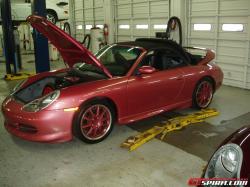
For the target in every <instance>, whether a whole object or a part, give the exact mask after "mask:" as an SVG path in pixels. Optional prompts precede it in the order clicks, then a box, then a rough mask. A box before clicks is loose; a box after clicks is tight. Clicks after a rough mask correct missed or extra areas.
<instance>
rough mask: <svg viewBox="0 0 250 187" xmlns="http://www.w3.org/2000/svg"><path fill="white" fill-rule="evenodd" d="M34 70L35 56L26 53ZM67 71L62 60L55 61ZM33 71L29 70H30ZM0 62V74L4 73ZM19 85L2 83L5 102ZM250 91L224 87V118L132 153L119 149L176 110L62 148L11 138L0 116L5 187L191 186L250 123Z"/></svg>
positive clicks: (220, 101)
mask: <svg viewBox="0 0 250 187" xmlns="http://www.w3.org/2000/svg"><path fill="white" fill-rule="evenodd" d="M23 58H24V59H25V62H24V66H25V67H26V69H31V67H33V66H34V63H27V61H29V62H32V60H33V57H32V56H30V55H25V56H24V57H23ZM52 66H53V68H54V67H63V65H62V63H61V62H52ZM27 67H30V68H27ZM4 70H5V67H4V64H3V63H0V75H1V77H2V76H3V75H4ZM15 84H16V82H6V81H4V80H3V79H1V80H0V90H1V91H0V101H1V102H2V101H3V99H4V98H5V96H6V95H7V94H8V93H9V91H10V89H11V88H13V86H14V85H15ZM247 101H250V91H248V90H243V89H238V88H232V87H227V86H223V87H222V88H221V89H220V90H219V91H218V92H217V93H216V95H215V97H214V101H213V103H212V105H211V107H214V108H217V109H218V110H219V111H220V112H221V114H220V116H218V117H215V118H213V119H209V120H207V122H206V123H204V124H198V125H193V126H190V127H188V128H185V129H184V130H182V131H178V132H173V133H171V134H170V135H168V136H167V138H166V139H165V141H164V142H161V141H159V140H157V139H154V140H153V141H151V142H149V143H147V144H145V145H143V146H142V147H140V148H139V149H138V150H136V151H134V152H131V153H130V152H128V151H127V150H125V149H122V148H120V147H119V145H120V144H121V143H122V142H123V141H124V140H125V139H126V138H127V137H129V136H131V135H134V134H136V133H137V131H141V130H143V129H145V128H149V127H151V126H152V125H153V124H155V123H157V122H160V121H162V120H164V119H166V118H167V117H169V116H171V115H173V116H174V115H176V114H178V113H181V114H182V113H189V112H193V110H191V109H188V110H184V111H175V112H171V113H168V114H162V115H159V116H156V117H153V118H150V119H147V120H143V121H140V122H137V123H135V124H130V125H128V126H116V127H115V129H114V131H113V132H112V133H111V135H110V137H109V138H107V139H106V140H105V141H104V142H101V143H99V144H95V145H87V144H85V143H82V142H81V141H79V140H77V139H74V140H73V141H71V142H68V143H62V144H52V145H51V144H41V143H34V142H27V141H24V140H20V139H18V138H16V137H12V136H11V135H9V134H8V133H7V132H6V131H5V129H4V127H3V117H2V114H0V121H1V125H0V186H1V187H2V186H11V187H12V186H14V187H16V186H18V187H27V186H32V187H33V186H34V187H35V186H39V187H45V186H46V187H47V186H48V187H49V186H53V187H54V186H60V187H61V186H109V187H110V186H170V187H172V186H175V187H179V186H180V187H181V186H187V180H188V179H189V178H190V177H199V176H200V175H201V172H202V167H203V166H204V165H205V164H206V160H207V159H208V158H209V157H210V155H211V154H212V152H213V151H214V150H215V149H216V147H217V146H218V144H219V143H220V141H222V140H223V139H224V138H225V137H226V136H227V135H228V134H230V133H232V132H233V131H235V130H236V129H238V128H239V127H241V126H244V125H247V124H250V123H249V121H250V104H249V102H247Z"/></svg>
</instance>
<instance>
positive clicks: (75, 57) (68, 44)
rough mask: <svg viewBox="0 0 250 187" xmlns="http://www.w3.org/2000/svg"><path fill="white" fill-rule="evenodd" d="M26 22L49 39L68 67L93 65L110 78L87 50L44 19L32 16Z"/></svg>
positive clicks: (106, 71) (107, 72)
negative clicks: (81, 64) (78, 64)
mask: <svg viewBox="0 0 250 187" xmlns="http://www.w3.org/2000/svg"><path fill="white" fill-rule="evenodd" d="M27 21H28V22H29V23H30V24H31V25H32V27H34V28H35V29H37V30H38V31H39V32H41V33H43V35H44V36H46V37H47V38H48V39H49V41H50V42H51V43H52V44H53V45H54V46H55V47H56V48H57V49H58V50H59V52H60V53H61V55H62V57H63V59H64V61H65V62H66V63H67V64H68V65H69V67H73V65H74V64H75V63H79V62H85V63H89V64H94V65H95V66H97V67H99V68H100V69H101V70H103V72H104V73H105V74H106V75H107V76H108V77H110V78H111V77H112V75H111V74H110V73H109V71H108V70H107V69H106V68H105V67H104V66H103V65H102V64H101V62H100V61H99V60H98V59H97V58H96V57H95V56H94V55H93V54H92V53H91V52H90V51H89V50H88V49H86V48H85V47H83V45H81V44H80V43H79V42H78V41H76V40H75V39H74V38H72V37H71V36H70V35H68V34H67V33H66V32H64V31H63V30H61V29H60V28H59V27H57V26H56V25H54V24H53V23H51V22H50V21H48V20H47V19H46V18H43V17H40V16H35V15H33V16H29V17H28V18H27Z"/></svg>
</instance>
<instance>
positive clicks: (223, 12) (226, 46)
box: [187, 0, 250, 88]
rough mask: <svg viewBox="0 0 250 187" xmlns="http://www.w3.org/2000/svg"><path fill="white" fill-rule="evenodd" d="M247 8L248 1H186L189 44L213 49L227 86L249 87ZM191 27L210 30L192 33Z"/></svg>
mask: <svg viewBox="0 0 250 187" xmlns="http://www.w3.org/2000/svg"><path fill="white" fill-rule="evenodd" d="M205 9H207V10H205ZM249 9H250V1H249V0H237V1H234V0H209V1H203V0H188V10H187V15H189V18H188V20H189V21H188V34H187V37H188V40H187V41H188V45H197V44H199V45H200V46H204V47H210V48H211V49H214V50H215V52H216V59H215V60H216V63H218V64H219V65H220V67H221V68H222V70H223V72H224V74H225V77H224V84H226V85H231V86H237V87H241V88H249V86H248V74H249V68H248V66H247V64H249V62H250V59H249V58H250V57H249V56H250V55H249V54H250V49H249V46H250V45H249V40H250V34H249V31H248V28H249V25H248V24H249V23H250V21H249V19H250V14H249V12H250V11H249ZM211 13H212V14H211ZM194 24H211V30H209V29H208V30H207V31H198V30H199V29H198V30H194ZM224 24H229V25H224ZM242 26H243V30H242Z"/></svg>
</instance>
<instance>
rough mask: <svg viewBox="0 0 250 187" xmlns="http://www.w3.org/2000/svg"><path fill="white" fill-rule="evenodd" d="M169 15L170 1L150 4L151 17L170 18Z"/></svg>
mask: <svg viewBox="0 0 250 187" xmlns="http://www.w3.org/2000/svg"><path fill="white" fill-rule="evenodd" d="M168 14H169V3H168V1H157V2H150V15H155V16H158V17H161V16H168Z"/></svg>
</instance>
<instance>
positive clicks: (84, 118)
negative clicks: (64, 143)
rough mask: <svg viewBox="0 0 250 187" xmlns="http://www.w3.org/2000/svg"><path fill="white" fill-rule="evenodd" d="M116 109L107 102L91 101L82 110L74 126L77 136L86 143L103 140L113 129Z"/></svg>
mask: <svg viewBox="0 0 250 187" xmlns="http://www.w3.org/2000/svg"><path fill="white" fill-rule="evenodd" d="M113 123H114V111H113V109H112V107H110V106H109V105H108V104H107V103H106V102H101V101H98V102H91V103H89V104H86V105H84V106H83V107H82V109H81V110H80V112H79V114H78V116H77V120H76V123H75V124H74V126H73V131H74V134H75V136H77V137H78V138H79V139H81V140H82V141H84V142H86V143H91V144H93V143H98V142H101V141H103V140H104V139H105V138H106V137H107V136H108V135H109V134H110V133H111V131H112V129H113Z"/></svg>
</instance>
